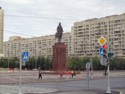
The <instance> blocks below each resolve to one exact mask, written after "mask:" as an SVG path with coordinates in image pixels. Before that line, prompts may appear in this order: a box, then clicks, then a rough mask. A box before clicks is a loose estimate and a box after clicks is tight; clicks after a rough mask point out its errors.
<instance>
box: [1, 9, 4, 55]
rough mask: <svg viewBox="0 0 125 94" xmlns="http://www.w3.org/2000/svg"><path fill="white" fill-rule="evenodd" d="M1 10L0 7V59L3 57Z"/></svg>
mask: <svg viewBox="0 0 125 94" xmlns="http://www.w3.org/2000/svg"><path fill="white" fill-rule="evenodd" d="M3 14H4V12H3V10H2V8H1V7H0V57H1V56H3Z"/></svg>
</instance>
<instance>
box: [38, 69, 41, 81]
mask: <svg viewBox="0 0 125 94" xmlns="http://www.w3.org/2000/svg"><path fill="white" fill-rule="evenodd" d="M38 79H42V72H41V71H39V76H38Z"/></svg>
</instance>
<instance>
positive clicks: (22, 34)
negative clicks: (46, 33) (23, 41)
mask: <svg viewBox="0 0 125 94" xmlns="http://www.w3.org/2000/svg"><path fill="white" fill-rule="evenodd" d="M4 31H6V32H9V33H14V34H20V35H25V36H30V37H35V36H31V35H28V34H23V33H17V32H12V31H9V30H4Z"/></svg>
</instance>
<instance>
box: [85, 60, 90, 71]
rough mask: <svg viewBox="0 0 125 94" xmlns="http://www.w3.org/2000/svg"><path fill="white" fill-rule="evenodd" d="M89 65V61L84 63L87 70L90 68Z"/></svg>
mask: <svg viewBox="0 0 125 94" xmlns="http://www.w3.org/2000/svg"><path fill="white" fill-rule="evenodd" d="M90 65H91V63H90V62H87V63H86V69H88V70H89V69H90Z"/></svg>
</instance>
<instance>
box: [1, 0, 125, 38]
mask: <svg viewBox="0 0 125 94" xmlns="http://www.w3.org/2000/svg"><path fill="white" fill-rule="evenodd" d="M0 4H1V6H2V8H3V9H4V12H5V15H17V17H15V16H14V17H13V16H5V19H4V20H5V21H4V29H7V30H10V31H13V32H17V33H24V34H30V35H31V36H40V35H41V36H43V35H50V34H55V32H56V27H57V25H58V22H62V26H63V29H64V31H65V32H68V31H71V26H72V25H73V23H74V22H77V21H83V20H86V19H89V18H100V17H104V16H108V15H114V14H121V13H124V12H125V6H124V4H125V0H0ZM18 15H24V16H34V17H36V18H27V17H18ZM37 17H38V18H37ZM39 17H41V18H39ZM51 18H53V19H51ZM64 19H67V20H64ZM75 19H76V20H75ZM7 34H8V32H6V31H5V33H4V36H5V37H4V38H5V39H4V40H6V39H8V38H6V37H8V36H9V35H10V34H8V35H7ZM6 35H7V36H6ZM13 35H15V34H13ZM10 36H12V34H11V35H10Z"/></svg>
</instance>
